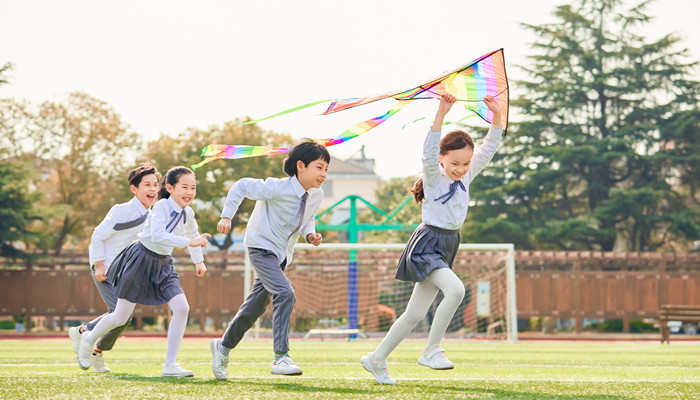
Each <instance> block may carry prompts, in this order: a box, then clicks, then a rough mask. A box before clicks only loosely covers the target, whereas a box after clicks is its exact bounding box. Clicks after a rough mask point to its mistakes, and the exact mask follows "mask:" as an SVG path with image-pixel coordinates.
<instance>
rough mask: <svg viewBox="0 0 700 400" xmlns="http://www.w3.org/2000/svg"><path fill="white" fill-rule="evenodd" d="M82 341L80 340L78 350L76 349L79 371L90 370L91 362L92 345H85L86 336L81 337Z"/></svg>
mask: <svg viewBox="0 0 700 400" xmlns="http://www.w3.org/2000/svg"><path fill="white" fill-rule="evenodd" d="M81 336H82V339H81V340H80V348H79V349H78V366H79V367H80V368H81V369H88V368H90V364H91V361H92V348H93V346H92V344H90V343H87V342H86V339H87V335H84V336H83V335H81Z"/></svg>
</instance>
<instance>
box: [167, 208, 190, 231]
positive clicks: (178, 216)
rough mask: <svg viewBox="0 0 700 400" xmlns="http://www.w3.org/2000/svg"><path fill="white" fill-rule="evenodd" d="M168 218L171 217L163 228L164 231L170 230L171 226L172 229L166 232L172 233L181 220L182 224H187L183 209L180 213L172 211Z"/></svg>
mask: <svg viewBox="0 0 700 400" xmlns="http://www.w3.org/2000/svg"><path fill="white" fill-rule="evenodd" d="M170 216H171V217H172V219H171V220H170V222H168V225H167V226H166V227H165V229H166V230H167V229H168V228H170V225H172V226H173V227H172V228H170V230H169V231H168V232H172V231H173V230H174V229H175V227H176V226H177V224H178V223H179V222H180V220H181V219H182V223H183V224H184V223H186V222H187V217H186V216H185V210H184V209H183V210H182V212H177V211H175V210H173V211H171V212H170Z"/></svg>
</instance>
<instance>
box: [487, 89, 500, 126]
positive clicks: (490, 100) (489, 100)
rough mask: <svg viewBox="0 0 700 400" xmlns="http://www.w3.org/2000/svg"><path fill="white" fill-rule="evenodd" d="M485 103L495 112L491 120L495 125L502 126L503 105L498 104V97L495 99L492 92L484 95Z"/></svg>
mask: <svg viewBox="0 0 700 400" xmlns="http://www.w3.org/2000/svg"><path fill="white" fill-rule="evenodd" d="M484 103H486V107H488V108H489V110H491V112H492V113H493V120H492V121H491V124H493V125H494V126H501V105H500V104H498V101H496V99H494V98H493V96H491V95H490V94H487V95H486V96H484Z"/></svg>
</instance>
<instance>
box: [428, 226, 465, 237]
mask: <svg viewBox="0 0 700 400" xmlns="http://www.w3.org/2000/svg"><path fill="white" fill-rule="evenodd" d="M421 225H423V226H425V227H426V228H428V229H430V230H431V231H435V232H437V233H442V234H443V235H455V234H458V233H459V229H442V228H438V227H437V226H432V225H428V224H421Z"/></svg>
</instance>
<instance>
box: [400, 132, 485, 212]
mask: <svg viewBox="0 0 700 400" xmlns="http://www.w3.org/2000/svg"><path fill="white" fill-rule="evenodd" d="M465 147H471V148H472V149H474V140H473V139H472V137H471V136H469V134H468V133H467V132H464V131H452V132H450V133H448V134H447V135H445V136H444V137H443V138H442V140H440V154H441V155H443V156H444V155H445V154H447V152H448V151H450V150H459V149H463V148H465ZM408 191H409V192H411V193H413V198H414V200H415V201H416V203H418V204H420V203H422V202H423V200H425V193H423V178H418V180H417V181H416V183H415V184H413V188H411V189H408Z"/></svg>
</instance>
